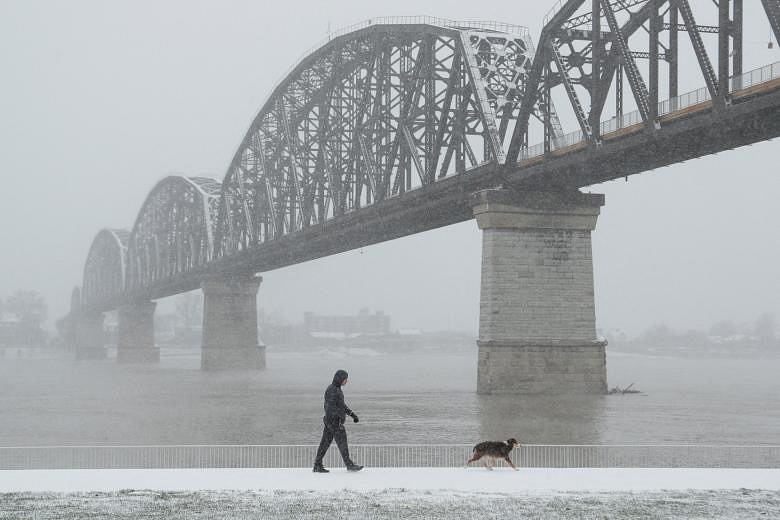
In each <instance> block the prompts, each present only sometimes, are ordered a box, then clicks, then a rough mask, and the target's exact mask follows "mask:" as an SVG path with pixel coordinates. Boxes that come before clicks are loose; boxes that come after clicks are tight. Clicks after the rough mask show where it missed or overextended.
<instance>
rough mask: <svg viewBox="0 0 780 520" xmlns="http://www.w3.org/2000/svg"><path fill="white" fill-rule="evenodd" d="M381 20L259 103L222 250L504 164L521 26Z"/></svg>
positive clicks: (315, 58)
mask: <svg viewBox="0 0 780 520" xmlns="http://www.w3.org/2000/svg"><path fill="white" fill-rule="evenodd" d="M377 22H379V23H370V22H369V24H364V25H365V26H364V27H362V28H358V29H357V30H352V31H351V32H346V33H345V34H341V35H338V36H335V37H332V38H331V39H330V40H329V41H328V42H326V43H325V44H324V45H322V46H321V47H320V48H318V49H316V50H315V51H313V52H311V53H310V54H308V55H306V56H305V57H304V58H303V59H301V60H300V61H299V62H298V64H297V65H295V66H294V67H293V69H292V70H291V72H290V73H289V74H288V75H287V76H286V77H285V78H284V79H283V80H282V81H281V82H280V83H279V84H278V86H277V87H276V88H275V89H274V90H273V92H272V94H271V95H270V97H269V98H268V100H267V101H266V102H265V104H264V105H263V106H262V107H261V109H260V111H259V113H258V114H257V116H256V117H255V119H254V120H253V121H252V124H251V125H250V127H249V130H248V131H247V133H246V135H245V136H244V138H243V140H242V141H241V144H240V146H239V147H238V150H237V151H236V153H235V155H234V157H233V160H232V161H231V163H230V166H229V167H228V170H227V172H226V174H225V177H224V180H223V182H222V193H221V203H220V215H219V220H218V229H217V237H218V238H217V243H218V252H217V254H218V255H219V256H223V255H229V254H232V253H234V252H237V251H240V250H244V249H248V248H250V247H251V246H252V245H256V244H259V243H263V242H265V241H267V240H270V239H274V238H278V237H280V236H282V235H286V234H289V233H293V232H295V231H298V230H301V229H304V228H306V227H309V226H311V225H315V224H321V223H323V222H325V221H326V220H328V219H331V218H335V217H338V216H340V215H342V214H344V213H347V212H350V211H352V210H355V209H358V208H361V207H365V206H369V205H372V204H375V203H377V202H381V201H383V200H385V199H388V198H391V197H394V196H397V195H402V194H403V193H405V192H407V191H410V190H413V189H416V188H420V187H425V186H427V185H429V184H432V183H434V182H436V181H437V180H439V179H441V178H443V177H447V176H451V175H454V174H457V173H462V172H465V171H467V170H468V169H470V168H474V167H477V166H479V165H481V164H485V163H488V162H494V163H499V164H502V163H503V162H504V138H505V137H507V136H508V135H511V128H513V121H514V119H515V118H516V114H517V111H518V110H517V109H518V101H519V99H520V97H521V91H522V88H523V84H524V82H525V77H526V71H527V70H529V69H530V64H531V60H532V58H533V47H532V45H531V42H530V37H529V35H528V31H527V29H525V28H524V27H520V26H513V25H507V24H497V23H493V22H452V21H448V20H442V19H433V18H427V17H416V18H411V19H382V20H377ZM508 130H509V133H508ZM507 143H508V140H507Z"/></svg>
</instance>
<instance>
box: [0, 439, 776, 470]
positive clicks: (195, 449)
mask: <svg viewBox="0 0 780 520" xmlns="http://www.w3.org/2000/svg"><path fill="white" fill-rule="evenodd" d="M316 450H317V446H316V445H236V446H50V447H8V448H0V470H31V469H159V468H308V467H311V465H312V463H313V460H314V456H315V453H316ZM471 450H472V446H471V445H469V444H432V445H425V444H416V445H408V444H362V445H352V446H350V454H351V456H352V458H353V459H354V460H355V461H356V462H359V463H360V464H365V465H366V466H369V467H388V468H392V467H462V466H464V465H465V463H466V461H467V460H468V458H469V457H470V456H471ZM512 459H513V460H514V462H515V464H516V465H517V466H520V467H529V468H531V467H533V468H610V467H623V468H625V467H643V468H780V446H702V445H601V446H596V445H543V444H528V445H523V446H520V447H518V448H515V450H514V452H513V453H512ZM324 462H325V465H326V466H330V467H339V466H342V462H341V459H340V457H339V454H338V450H337V449H336V447H335V446H334V447H332V449H331V450H329V452H328V454H327V456H326V458H325V461H324ZM498 464H499V465H502V464H503V462H499V463H498Z"/></svg>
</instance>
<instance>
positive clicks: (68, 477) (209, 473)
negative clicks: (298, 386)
mask: <svg viewBox="0 0 780 520" xmlns="http://www.w3.org/2000/svg"><path fill="white" fill-rule="evenodd" d="M388 488H391V489H401V488H403V489H415V490H422V491H433V490H441V489H447V490H453V491H467V492H470V491H480V492H486V491H490V492H493V493H549V492H556V491H652V490H669V489H701V490H711V489H741V488H745V489H767V490H775V491H780V469H776V470H775V469H689V468H684V469H682V468H680V469H655V468H652V469H648V468H603V469H595V468H584V469H546V468H521V469H520V470H519V471H512V470H510V469H508V468H505V467H502V468H496V469H495V470H493V471H488V470H486V469H484V468H482V467H473V468H468V469H464V468H366V469H364V470H363V471H361V472H358V473H349V472H347V471H346V470H344V469H343V468H335V469H332V471H331V472H330V473H328V474H318V473H312V471H311V470H310V469H157V470H145V469H103V470H85V469H68V470H27V471H0V492H9V491H10V492H16V491H55V492H65V493H71V492H78V491H118V490H122V489H154V490H163V491H187V490H198V489H210V490H257V489H263V490H267V491H297V490H312V491H337V490H343V489H350V490H353V491H376V490H382V489H388Z"/></svg>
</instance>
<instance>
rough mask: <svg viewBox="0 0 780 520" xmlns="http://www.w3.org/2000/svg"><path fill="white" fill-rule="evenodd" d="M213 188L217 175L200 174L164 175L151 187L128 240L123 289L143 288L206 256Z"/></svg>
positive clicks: (210, 244)
mask: <svg viewBox="0 0 780 520" xmlns="http://www.w3.org/2000/svg"><path fill="white" fill-rule="evenodd" d="M219 193H220V183H219V181H217V180H215V179H209V178H205V177H183V176H170V177H166V178H165V179H163V180H161V181H160V182H159V183H158V184H157V185H156V186H155V187H154V189H152V191H151V192H150V193H149V196H148V197H147V198H146V201H145V202H144V204H143V206H142V207H141V211H140V212H139V213H138V218H137V219H136V221H135V225H134V226H133V230H132V232H131V233H130V237H129V240H128V251H127V264H128V270H127V273H128V276H127V283H126V288H127V289H130V290H133V289H139V288H148V287H150V286H151V285H152V284H154V283H155V282H158V281H162V280H166V279H168V278H171V277H173V276H175V275H177V274H181V273H185V272H187V271H189V270H191V269H193V268H195V267H199V266H203V265H205V264H206V263H208V262H209V261H210V260H212V258H213V257H214V222H215V219H216V216H217V213H218V206H219Z"/></svg>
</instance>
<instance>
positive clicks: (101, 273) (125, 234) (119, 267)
mask: <svg viewBox="0 0 780 520" xmlns="http://www.w3.org/2000/svg"><path fill="white" fill-rule="evenodd" d="M129 236H130V232H129V231H127V230H126V229H108V228H106V229H101V230H100V231H99V232H98V234H97V235H95V238H94V239H93V240H92V245H91V246H90V248H89V253H88V254H87V261H86V263H85V264H84V279H83V283H82V288H81V295H80V298H79V301H80V302H81V303H83V304H84V305H90V304H95V303H98V302H102V301H106V300H109V299H111V298H114V297H117V296H119V295H121V294H122V292H123V291H124V289H125V282H126V275H127V268H126V263H127V242H128V238H129Z"/></svg>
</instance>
